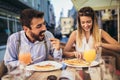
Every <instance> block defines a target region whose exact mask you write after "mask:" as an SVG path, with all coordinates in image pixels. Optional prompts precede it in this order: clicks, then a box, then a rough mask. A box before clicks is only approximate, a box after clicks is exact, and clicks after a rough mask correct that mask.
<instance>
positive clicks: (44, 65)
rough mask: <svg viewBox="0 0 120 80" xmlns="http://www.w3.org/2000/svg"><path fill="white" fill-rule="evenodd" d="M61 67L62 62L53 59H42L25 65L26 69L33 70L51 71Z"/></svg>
mask: <svg viewBox="0 0 120 80" xmlns="http://www.w3.org/2000/svg"><path fill="white" fill-rule="evenodd" d="M60 68H62V64H60V63H57V62H55V61H43V62H40V63H36V64H33V65H29V66H26V69H27V70H33V71H52V70H57V69H60Z"/></svg>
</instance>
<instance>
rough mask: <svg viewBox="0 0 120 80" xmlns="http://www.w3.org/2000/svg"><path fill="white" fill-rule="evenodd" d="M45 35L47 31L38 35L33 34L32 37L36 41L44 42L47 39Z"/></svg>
mask: <svg viewBox="0 0 120 80" xmlns="http://www.w3.org/2000/svg"><path fill="white" fill-rule="evenodd" d="M44 33H45V31H41V32H39V34H38V35H36V34H34V33H33V32H31V36H32V38H34V40H35V41H43V40H44V38H45V35H44ZM40 37H42V38H40Z"/></svg>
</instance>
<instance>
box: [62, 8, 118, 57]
mask: <svg viewBox="0 0 120 80" xmlns="http://www.w3.org/2000/svg"><path fill="white" fill-rule="evenodd" d="M101 39H102V40H104V41H105V42H102V40H101ZM73 45H75V48H76V51H75V52H71V51H70V50H71V48H72V46H73ZM99 47H102V48H106V49H110V50H114V51H117V52H120V44H119V43H118V42H117V41H116V40H115V39H113V38H112V37H111V36H110V35H109V34H108V33H107V32H105V31H104V30H102V29H99V26H98V23H97V17H96V15H95V12H94V10H93V9H92V8H91V7H83V8H81V9H80V10H79V11H78V27H77V30H75V31H73V32H72V33H71V35H70V37H69V40H68V42H67V44H66V46H65V48H64V55H65V56H66V57H77V56H78V55H76V54H78V53H82V52H83V51H84V50H86V49H93V48H94V49H99ZM79 56H80V57H81V54H80V55H79Z"/></svg>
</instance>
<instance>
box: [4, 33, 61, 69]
mask: <svg viewBox="0 0 120 80" xmlns="http://www.w3.org/2000/svg"><path fill="white" fill-rule="evenodd" d="M19 36H20V42H19ZM53 37H54V36H53V35H52V33H51V32H49V31H46V32H45V41H46V43H47V49H48V50H47V52H48V53H46V47H45V43H44V41H41V42H40V41H36V42H34V43H32V42H30V41H29V40H28V39H27V37H26V35H25V32H24V31H20V32H17V33H14V34H12V35H11V36H10V37H9V38H8V41H7V46H6V52H5V56H4V61H5V65H8V64H9V65H11V66H12V67H16V66H18V65H19V64H20V63H19V61H18V54H19V53H20V51H25V50H27V48H28V47H29V52H30V54H31V57H32V60H33V61H34V60H35V59H36V58H38V57H40V56H42V58H40V59H38V60H37V61H35V62H34V63H37V62H41V61H44V60H45V59H46V55H48V54H50V55H52V56H53V57H54V58H62V50H61V49H60V50H59V51H57V50H53V48H52V44H51V42H50V40H49V38H53ZM19 43H20V45H19ZM18 45H19V49H18Z"/></svg>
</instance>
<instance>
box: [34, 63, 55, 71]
mask: <svg viewBox="0 0 120 80" xmlns="http://www.w3.org/2000/svg"><path fill="white" fill-rule="evenodd" d="M34 68H35V69H36V70H51V69H54V68H55V66H54V65H52V64H45V65H34Z"/></svg>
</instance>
